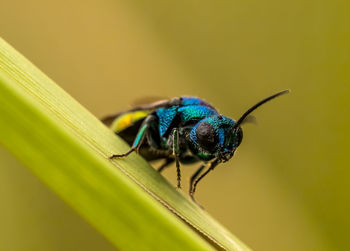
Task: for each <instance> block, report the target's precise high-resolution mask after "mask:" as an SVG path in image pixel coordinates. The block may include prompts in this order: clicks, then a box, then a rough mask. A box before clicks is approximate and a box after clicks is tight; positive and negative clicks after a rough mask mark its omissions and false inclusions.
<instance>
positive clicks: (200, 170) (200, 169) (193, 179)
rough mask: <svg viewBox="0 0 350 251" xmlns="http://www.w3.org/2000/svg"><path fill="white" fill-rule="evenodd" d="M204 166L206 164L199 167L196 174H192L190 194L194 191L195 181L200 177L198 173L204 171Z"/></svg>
mask: <svg viewBox="0 0 350 251" xmlns="http://www.w3.org/2000/svg"><path fill="white" fill-rule="evenodd" d="M204 168H205V164H203V165H201V166H200V167H199V168H198V169H197V171H196V172H195V173H194V174H192V176H191V179H190V191H189V193H190V194H191V192H192V187H193V182H194V181H195V179H196V178H197V177H198V175H199V174H200V173H201V172H202V171H203V169H204Z"/></svg>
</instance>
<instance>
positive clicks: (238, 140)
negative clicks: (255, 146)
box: [235, 127, 243, 147]
mask: <svg viewBox="0 0 350 251" xmlns="http://www.w3.org/2000/svg"><path fill="white" fill-rule="evenodd" d="M235 136H236V137H235V138H236V140H235V146H236V147H238V146H239V145H240V144H241V142H242V139H243V131H242V129H241V128H240V127H238V129H237V131H236V132H235Z"/></svg>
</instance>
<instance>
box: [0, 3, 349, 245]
mask: <svg viewBox="0 0 350 251" xmlns="http://www.w3.org/2000/svg"><path fill="white" fill-rule="evenodd" d="M349 5H350V4H349V1H346V0H344V1H337V0H336V1H322V0H321V1H305V0H296V1H277V0H266V1H255V0H253V1H236V0H234V1H215V2H214V1H206V0H202V1H194V0H190V1H175V2H174V1H159V0H154V1H140V0H131V1H119V0H113V1H112V0H88V1H81V0H80V1H44V0H32V1H20V0H11V1H2V2H1V8H0V32H1V34H0V35H1V36H2V37H3V38H4V39H5V40H7V41H8V42H9V43H10V44H12V45H13V46H14V47H15V48H16V49H17V50H19V51H20V52H21V53H22V54H24V55H25V56H26V57H27V58H28V59H29V60H31V61H32V62H33V63H35V64H36V65H37V66H38V67H39V68H40V69H41V70H42V71H43V72H45V73H46V74H47V75H48V76H50V77H51V78H52V79H53V80H54V81H55V82H56V83H58V84H59V85H60V86H62V88H64V89H65V90H66V91H67V92H68V93H70V94H71V95H72V96H73V97H74V98H75V99H77V100H78V101H79V102H81V103H82V104H83V105H84V106H85V107H87V109H89V110H90V111H91V112H92V113H93V114H95V115H96V116H98V117H101V116H103V115H105V114H108V113H111V112H115V111H119V110H122V109H125V108H128V107H129V104H131V103H132V102H133V101H134V100H137V99H139V98H140V97H144V96H159V97H174V96H179V95H196V96H199V97H202V98H204V99H206V100H207V101H209V102H211V103H212V104H214V105H215V106H216V107H217V108H218V109H219V110H220V112H222V113H223V114H225V115H227V116H231V117H233V118H238V117H239V116H240V115H241V114H242V112H244V111H245V109H247V108H249V107H250V106H251V105H253V104H254V103H256V102H257V101H259V100H260V99H262V98H264V97H266V96H268V95H270V94H272V93H274V92H276V91H279V90H282V89H287V88H290V89H291V90H292V93H291V94H289V95H287V96H283V97H281V98H279V99H277V100H274V101H273V102H271V103H269V104H266V105H265V106H264V107H261V108H260V109H259V110H257V111H256V112H255V113H254V115H255V116H256V117H257V119H258V125H257V126H255V125H245V126H244V128H243V129H244V141H243V143H242V145H241V146H240V148H239V150H238V152H237V153H236V155H235V157H234V159H232V160H231V161H230V162H228V163H225V164H223V165H221V166H220V167H219V168H217V169H216V170H215V172H213V173H211V174H210V175H209V176H208V177H207V178H206V179H205V180H204V181H203V182H202V183H201V184H200V185H199V189H198V193H197V198H198V200H199V201H200V202H201V203H202V204H203V205H205V207H206V209H207V211H208V212H209V213H210V214H211V215H213V216H214V217H215V218H217V219H218V220H219V221H220V222H221V223H222V224H223V225H224V226H226V227H227V228H228V229H230V230H231V231H232V232H233V233H234V234H235V235H236V236H238V237H239V238H240V239H241V240H242V241H243V242H245V243H246V244H247V245H248V246H250V247H251V248H253V249H254V250H267V251H269V250H287V251H288V250H350V244H349V237H350V213H349V212H350V201H349V192H350V184H349V183H350V158H349V149H350V148H349V147H350V145H349V142H350V133H349V128H350V127H349V126H350V123H349V122H350V116H349V115H350V114H349V105H350V101H349V98H350V85H349V80H350V74H349V69H350V62H349V57H350V52H349V47H350V46H349V45H350V34H349V31H350V27H349V25H350V20H349V10H350V8H349V7H350V6H349ZM4 122H5V123H6V121H1V123H4ZM23 126H25V125H23ZM194 170H195V167H194V166H185V167H184V168H183V172H184V174H183V177H184V183H187V181H188V179H189V177H190V175H191V173H192V172H194ZM174 174H175V170H174V168H170V169H168V170H166V171H165V175H166V176H167V177H168V179H169V181H170V182H172V183H173V184H175V176H174ZM185 191H187V187H185ZM0 222H1V223H0V250H114V248H113V246H112V245H111V244H110V243H109V242H108V241H107V240H106V239H105V238H104V237H103V236H101V235H100V234H99V233H98V232H97V231H95V230H94V229H93V228H92V227H91V226H89V225H88V224H87V223H86V222H84V221H83V220H82V219H81V218H80V217H79V216H78V215H77V214H76V213H75V212H74V211H73V210H72V209H71V208H69V207H68V206H67V205H65V204H64V203H63V202H62V201H61V200H60V199H58V197H56V195H55V194H54V193H53V192H51V191H50V190H48V188H46V187H45V186H44V185H43V184H42V183H41V182H40V181H39V180H38V179H37V178H36V177H35V176H34V175H32V174H31V173H30V171H29V170H27V169H26V168H25V167H24V166H22V165H21V164H20V163H18V162H17V160H16V159H14V158H13V157H12V156H11V155H10V154H9V153H8V152H7V151H6V150H5V149H3V148H0Z"/></svg>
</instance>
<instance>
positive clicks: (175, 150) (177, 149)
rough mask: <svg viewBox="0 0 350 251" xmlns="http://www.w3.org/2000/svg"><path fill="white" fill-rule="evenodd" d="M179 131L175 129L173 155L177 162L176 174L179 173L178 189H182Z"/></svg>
mask: <svg viewBox="0 0 350 251" xmlns="http://www.w3.org/2000/svg"><path fill="white" fill-rule="evenodd" d="M179 152H180V147H179V129H178V128H174V129H173V155H174V157H175V162H176V172H177V188H181V171H180V161H179Z"/></svg>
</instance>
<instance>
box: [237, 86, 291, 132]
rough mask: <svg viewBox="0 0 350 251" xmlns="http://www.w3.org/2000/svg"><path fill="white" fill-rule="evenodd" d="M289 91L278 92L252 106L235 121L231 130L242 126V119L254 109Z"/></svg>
mask: <svg viewBox="0 0 350 251" xmlns="http://www.w3.org/2000/svg"><path fill="white" fill-rule="evenodd" d="M289 92H290V90H284V91H281V92H278V93H276V94H274V95H272V96H270V97H267V98H265V99H263V100H261V101H260V102H259V103H257V104H255V105H253V106H252V107H251V108H249V109H248V110H247V111H246V112H245V113H244V114H243V115H242V116H241V117H240V118H239V120H237V122H236V124H235V125H234V126H233V129H235V128H237V127H238V126H239V125H240V124H242V122H243V121H244V119H245V118H246V117H247V116H248V115H249V114H250V113H251V112H252V111H254V110H255V109H256V108H258V107H259V106H261V105H263V104H265V103H266V102H268V101H270V100H271V99H274V98H277V97H278V96H281V95H283V94H287V93H289Z"/></svg>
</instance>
